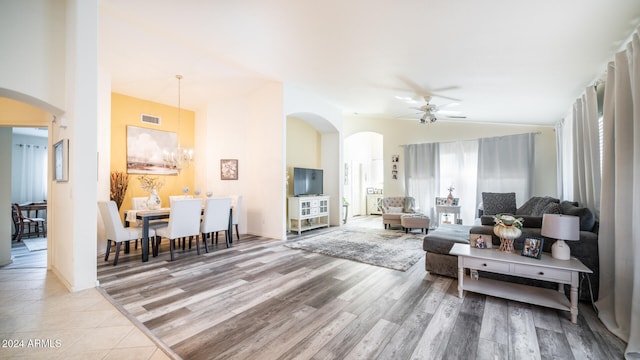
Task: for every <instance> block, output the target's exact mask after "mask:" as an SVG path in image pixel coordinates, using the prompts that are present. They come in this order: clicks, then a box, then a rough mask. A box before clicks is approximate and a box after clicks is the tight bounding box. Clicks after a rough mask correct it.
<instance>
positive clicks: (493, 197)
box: [482, 192, 516, 215]
mask: <svg viewBox="0 0 640 360" xmlns="http://www.w3.org/2000/svg"><path fill="white" fill-rule="evenodd" d="M482 205H483V206H484V215H495V214H503V213H506V214H515V213H516V193H514V192H511V193H490V192H483V193H482Z"/></svg>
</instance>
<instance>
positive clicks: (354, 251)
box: [284, 228, 425, 271]
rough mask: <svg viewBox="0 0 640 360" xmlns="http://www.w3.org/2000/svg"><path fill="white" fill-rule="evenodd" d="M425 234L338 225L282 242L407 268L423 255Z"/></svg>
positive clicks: (307, 249) (369, 261) (295, 246)
mask: <svg viewBox="0 0 640 360" xmlns="http://www.w3.org/2000/svg"><path fill="white" fill-rule="evenodd" d="M424 236H425V235H424V234H411V233H409V234H405V233H404V232H401V231H397V230H379V229H354V228H339V229H336V230H330V231H326V232H323V233H321V234H317V235H309V236H305V237H303V238H300V239H296V240H292V241H290V242H287V243H285V244H284V245H285V246H288V247H290V248H292V249H302V250H306V251H311V252H315V253H320V254H324V255H329V256H334V257H339V258H343V259H349V260H355V261H359V262H363V263H366V264H371V265H376V266H382V267H386V268H389V269H394V270H400V271H406V270H407V269H409V268H410V267H411V266H412V265H413V264H415V263H416V262H417V261H418V260H420V259H421V258H422V257H423V256H424V255H425V253H424V250H423V249H422V239H423V238H424Z"/></svg>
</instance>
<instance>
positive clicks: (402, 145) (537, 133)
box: [398, 131, 542, 147]
mask: <svg viewBox="0 0 640 360" xmlns="http://www.w3.org/2000/svg"><path fill="white" fill-rule="evenodd" d="M524 134H533V135H540V134H542V131H534V132H528V133H521V134H510V135H500V136H490V137H482V138H475V139H467V140H454V141H437V142H455V141H468V140H479V139H489V138H492V137H501V136H512V135H524ZM434 142H435V141H434ZM434 142H430V143H420V144H433V143H434ZM409 145H416V144H400V145H398V146H399V147H405V146H409Z"/></svg>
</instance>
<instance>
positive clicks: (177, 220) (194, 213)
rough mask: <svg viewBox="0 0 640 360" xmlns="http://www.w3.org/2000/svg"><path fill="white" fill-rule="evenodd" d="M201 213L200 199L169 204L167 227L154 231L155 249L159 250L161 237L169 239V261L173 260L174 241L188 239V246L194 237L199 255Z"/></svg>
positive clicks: (176, 201)
mask: <svg viewBox="0 0 640 360" xmlns="http://www.w3.org/2000/svg"><path fill="white" fill-rule="evenodd" d="M201 212H202V200H200V199H182V200H175V201H173V202H172V203H171V212H170V213H169V225H168V226H167V227H162V228H158V229H156V230H155V231H156V234H157V235H158V237H157V238H156V248H158V249H159V248H160V242H161V240H162V238H163V237H165V238H167V239H169V242H170V244H169V250H170V252H171V261H173V260H174V258H175V255H174V253H175V247H176V243H175V240H176V239H180V238H186V237H189V244H191V240H192V239H193V237H194V236H195V237H196V249H197V251H198V255H200V246H199V241H200V214H201Z"/></svg>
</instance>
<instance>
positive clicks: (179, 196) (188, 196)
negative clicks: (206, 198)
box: [169, 195, 193, 205]
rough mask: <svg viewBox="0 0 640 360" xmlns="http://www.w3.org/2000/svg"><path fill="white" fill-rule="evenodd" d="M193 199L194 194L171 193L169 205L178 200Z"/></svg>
mask: <svg viewBox="0 0 640 360" xmlns="http://www.w3.org/2000/svg"><path fill="white" fill-rule="evenodd" d="M184 199H193V195H169V205H171V204H172V203H173V202H174V201H176V200H184Z"/></svg>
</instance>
